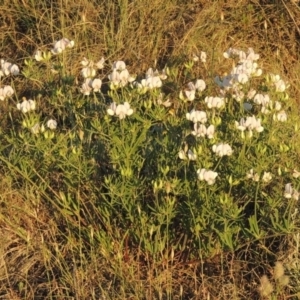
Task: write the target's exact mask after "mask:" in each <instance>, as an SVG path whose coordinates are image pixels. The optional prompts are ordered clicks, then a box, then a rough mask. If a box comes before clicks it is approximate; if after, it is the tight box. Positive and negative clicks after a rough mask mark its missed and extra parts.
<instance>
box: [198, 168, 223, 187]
mask: <svg viewBox="0 0 300 300" xmlns="http://www.w3.org/2000/svg"><path fill="white" fill-rule="evenodd" d="M197 175H198V179H199V180H200V181H206V182H207V183H208V185H212V184H214V183H215V181H216V178H217V176H218V173H217V172H214V171H211V170H206V169H198V170H197Z"/></svg>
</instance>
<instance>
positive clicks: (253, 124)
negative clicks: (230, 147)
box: [235, 116, 264, 137]
mask: <svg viewBox="0 0 300 300" xmlns="http://www.w3.org/2000/svg"><path fill="white" fill-rule="evenodd" d="M235 125H236V128H237V129H238V130H240V131H242V132H244V131H245V130H246V129H248V131H249V137H252V135H253V130H255V131H257V132H262V131H263V130H264V128H263V127H262V126H261V121H260V119H256V117H255V116H252V117H247V118H246V120H245V119H244V118H241V120H240V122H237V121H235Z"/></svg>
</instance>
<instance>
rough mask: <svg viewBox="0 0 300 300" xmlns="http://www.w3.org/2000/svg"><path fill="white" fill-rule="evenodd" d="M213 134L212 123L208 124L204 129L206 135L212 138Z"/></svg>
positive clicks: (213, 127)
mask: <svg viewBox="0 0 300 300" xmlns="http://www.w3.org/2000/svg"><path fill="white" fill-rule="evenodd" d="M214 134H215V126H214V125H209V126H208V128H207V129H206V135H207V137H208V138H209V139H212V138H213V137H214Z"/></svg>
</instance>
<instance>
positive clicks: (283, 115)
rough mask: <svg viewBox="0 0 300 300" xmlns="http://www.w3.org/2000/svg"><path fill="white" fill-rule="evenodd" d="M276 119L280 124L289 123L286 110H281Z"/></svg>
mask: <svg viewBox="0 0 300 300" xmlns="http://www.w3.org/2000/svg"><path fill="white" fill-rule="evenodd" d="M276 119H277V120H278V121H279V122H286V121H287V114H286V112H285V111H284V110H281V111H280V112H279V113H278V114H277V115H276Z"/></svg>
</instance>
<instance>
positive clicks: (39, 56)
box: [34, 50, 44, 61]
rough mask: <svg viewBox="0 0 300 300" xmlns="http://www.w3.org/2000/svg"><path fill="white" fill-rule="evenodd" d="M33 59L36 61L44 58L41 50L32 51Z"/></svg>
mask: <svg viewBox="0 0 300 300" xmlns="http://www.w3.org/2000/svg"><path fill="white" fill-rule="evenodd" d="M34 59H35V60H36V61H42V60H44V57H43V55H42V51H41V50H36V51H35V53H34Z"/></svg>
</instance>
